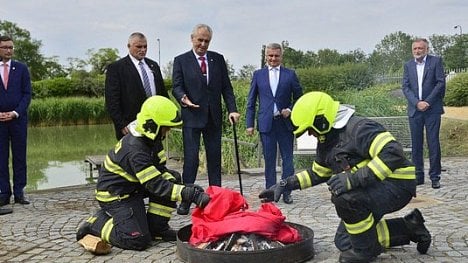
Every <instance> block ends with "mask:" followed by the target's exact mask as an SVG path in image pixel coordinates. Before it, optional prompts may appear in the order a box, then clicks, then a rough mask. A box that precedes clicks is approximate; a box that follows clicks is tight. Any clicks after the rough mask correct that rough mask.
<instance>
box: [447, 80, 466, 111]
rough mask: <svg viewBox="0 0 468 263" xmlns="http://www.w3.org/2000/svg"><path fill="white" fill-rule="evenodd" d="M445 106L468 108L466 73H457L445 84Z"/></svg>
mask: <svg viewBox="0 0 468 263" xmlns="http://www.w3.org/2000/svg"><path fill="white" fill-rule="evenodd" d="M444 102H445V105H446V106H455V107H457V106H458V107H459V106H468V73H458V74H457V75H456V76H455V77H454V78H453V79H451V80H450V81H449V82H448V83H447V89H446V92H445V98H444Z"/></svg>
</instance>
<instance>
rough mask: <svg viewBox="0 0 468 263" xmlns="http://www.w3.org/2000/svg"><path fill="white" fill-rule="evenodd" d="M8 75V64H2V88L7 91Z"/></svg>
mask: <svg viewBox="0 0 468 263" xmlns="http://www.w3.org/2000/svg"><path fill="white" fill-rule="evenodd" d="M8 73H9V70H8V64H7V63H4V64H3V86H4V87H5V89H7V84H8Z"/></svg>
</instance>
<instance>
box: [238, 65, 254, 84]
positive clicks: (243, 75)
mask: <svg viewBox="0 0 468 263" xmlns="http://www.w3.org/2000/svg"><path fill="white" fill-rule="evenodd" d="M255 69H256V68H255V66H254V65H251V64H248V65H243V66H242V68H241V69H240V70H239V74H238V77H239V79H241V80H251V79H252V76H253V73H254V71H255Z"/></svg>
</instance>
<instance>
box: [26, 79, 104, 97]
mask: <svg viewBox="0 0 468 263" xmlns="http://www.w3.org/2000/svg"><path fill="white" fill-rule="evenodd" d="M104 80H105V76H104V75H94V76H91V75H90V74H84V75H82V76H80V77H79V78H78V77H73V78H65V77H62V78H55V79H46V80H40V81H35V82H33V83H32V90H33V98H47V97H72V96H85V97H101V96H104Z"/></svg>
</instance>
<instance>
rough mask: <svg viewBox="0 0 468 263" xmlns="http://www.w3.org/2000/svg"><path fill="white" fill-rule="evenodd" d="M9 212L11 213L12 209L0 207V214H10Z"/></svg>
mask: <svg viewBox="0 0 468 263" xmlns="http://www.w3.org/2000/svg"><path fill="white" fill-rule="evenodd" d="M11 213H13V209H11V208H6V207H0V215H6V214H11Z"/></svg>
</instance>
